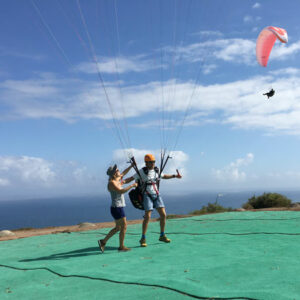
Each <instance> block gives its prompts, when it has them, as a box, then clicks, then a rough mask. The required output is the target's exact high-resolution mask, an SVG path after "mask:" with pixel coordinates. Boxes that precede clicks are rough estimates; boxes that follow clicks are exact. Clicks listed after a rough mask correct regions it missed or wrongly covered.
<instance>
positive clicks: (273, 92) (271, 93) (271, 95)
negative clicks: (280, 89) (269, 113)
mask: <svg viewBox="0 0 300 300" xmlns="http://www.w3.org/2000/svg"><path fill="white" fill-rule="evenodd" d="M274 94H275V91H274V90H273V89H271V90H270V91H269V92H267V93H264V94H263V95H264V96H267V97H268V99H269V98H270V97H273V96H274Z"/></svg>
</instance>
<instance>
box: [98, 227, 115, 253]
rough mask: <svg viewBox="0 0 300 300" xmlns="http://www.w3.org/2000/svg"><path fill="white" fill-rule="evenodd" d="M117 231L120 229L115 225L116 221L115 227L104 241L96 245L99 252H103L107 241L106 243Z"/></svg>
mask: <svg viewBox="0 0 300 300" xmlns="http://www.w3.org/2000/svg"><path fill="white" fill-rule="evenodd" d="M119 230H120V227H119V226H118V225H117V221H116V226H115V227H114V228H113V229H111V230H110V232H109V233H108V234H107V235H106V236H105V238H104V239H102V240H99V241H98V245H99V247H100V250H101V251H102V252H104V248H105V245H106V243H107V241H108V240H109V239H110V238H111V237H112V236H113V235H115V234H116V233H117V232H118V231H119Z"/></svg>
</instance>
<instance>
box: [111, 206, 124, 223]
mask: <svg viewBox="0 0 300 300" xmlns="http://www.w3.org/2000/svg"><path fill="white" fill-rule="evenodd" d="M110 213H111V215H112V216H113V218H114V219H115V220H119V219H121V218H124V217H125V210H124V207H111V208H110Z"/></svg>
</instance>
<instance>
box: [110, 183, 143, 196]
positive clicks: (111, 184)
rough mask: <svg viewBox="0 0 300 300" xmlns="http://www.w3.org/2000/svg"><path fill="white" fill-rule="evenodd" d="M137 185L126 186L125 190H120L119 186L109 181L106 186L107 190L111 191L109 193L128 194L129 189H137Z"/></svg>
mask: <svg viewBox="0 0 300 300" xmlns="http://www.w3.org/2000/svg"><path fill="white" fill-rule="evenodd" d="M137 186H138V185H137V183H133V184H131V185H128V186H127V187H125V188H123V189H122V188H120V186H119V185H118V184H116V183H115V182H114V181H110V182H109V184H108V188H109V189H110V190H111V191H115V192H118V193H120V194H125V193H126V192H128V191H129V190H130V189H131V188H134V187H137Z"/></svg>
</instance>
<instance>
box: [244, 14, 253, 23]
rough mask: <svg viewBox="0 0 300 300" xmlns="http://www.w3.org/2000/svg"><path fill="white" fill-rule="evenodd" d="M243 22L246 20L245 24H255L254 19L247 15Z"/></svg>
mask: <svg viewBox="0 0 300 300" xmlns="http://www.w3.org/2000/svg"><path fill="white" fill-rule="evenodd" d="M243 20H244V22H245V23H252V22H253V17H252V16H248V15H247V16H245V17H244V18H243Z"/></svg>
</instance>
